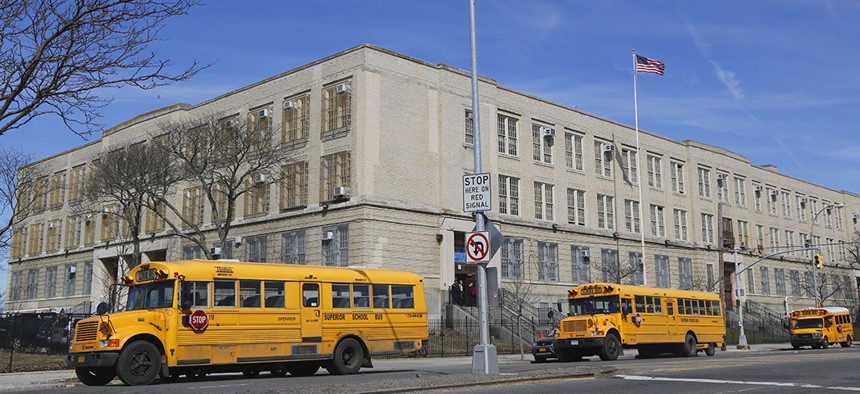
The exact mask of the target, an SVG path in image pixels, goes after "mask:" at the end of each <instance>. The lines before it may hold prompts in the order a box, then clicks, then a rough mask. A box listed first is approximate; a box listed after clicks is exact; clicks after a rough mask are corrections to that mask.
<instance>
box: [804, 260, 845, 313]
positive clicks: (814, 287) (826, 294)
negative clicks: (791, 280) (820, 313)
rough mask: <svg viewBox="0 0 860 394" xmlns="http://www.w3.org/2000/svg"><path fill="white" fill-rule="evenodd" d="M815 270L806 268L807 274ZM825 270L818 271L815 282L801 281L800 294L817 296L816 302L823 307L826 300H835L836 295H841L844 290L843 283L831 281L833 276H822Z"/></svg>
mask: <svg viewBox="0 0 860 394" xmlns="http://www.w3.org/2000/svg"><path fill="white" fill-rule="evenodd" d="M813 269H816V268H807V272H810V271H811V270H813ZM824 271H825V270H820V271H818V274H817V278H816V280H808V279H807V280H801V281H800V290H801V294H806V295H809V296H810V297H813V298H815V296H816V294H817V295H818V300H819V302H821V305H825V303H826V302H827V300H830V299H835V297H836V296H837V295H840V294H842V293H843V291H845V290H849V289H846V287H845V283H842V281H839V280H833V276H830V275H826V274H824Z"/></svg>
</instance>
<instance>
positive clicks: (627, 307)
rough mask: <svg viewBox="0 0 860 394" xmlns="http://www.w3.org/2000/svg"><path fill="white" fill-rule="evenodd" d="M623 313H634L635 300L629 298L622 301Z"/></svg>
mask: <svg viewBox="0 0 860 394" xmlns="http://www.w3.org/2000/svg"><path fill="white" fill-rule="evenodd" d="M621 313H624V314H630V313H633V300H631V299H629V298H622V299H621Z"/></svg>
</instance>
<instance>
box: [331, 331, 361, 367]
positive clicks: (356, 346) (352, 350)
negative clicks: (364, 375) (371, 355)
mask: <svg viewBox="0 0 860 394" xmlns="http://www.w3.org/2000/svg"><path fill="white" fill-rule="evenodd" d="M362 364H364V349H362V348H361V344H360V343H358V341H356V340H355V339H353V338H346V339H344V340H342V341H340V343H339V344H337V348H335V350H334V359H333V360H332V361H331V370H329V372H330V373H332V374H335V375H350V374H354V373H356V372H358V370H359V369H361V365H362Z"/></svg>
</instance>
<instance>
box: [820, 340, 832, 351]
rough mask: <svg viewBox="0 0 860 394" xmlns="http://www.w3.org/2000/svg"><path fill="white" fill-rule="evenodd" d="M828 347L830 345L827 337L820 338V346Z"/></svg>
mask: <svg viewBox="0 0 860 394" xmlns="http://www.w3.org/2000/svg"><path fill="white" fill-rule="evenodd" d="M829 347H830V341H829V340H827V337H824V339H822V340H821V348H822V349H827V348H829Z"/></svg>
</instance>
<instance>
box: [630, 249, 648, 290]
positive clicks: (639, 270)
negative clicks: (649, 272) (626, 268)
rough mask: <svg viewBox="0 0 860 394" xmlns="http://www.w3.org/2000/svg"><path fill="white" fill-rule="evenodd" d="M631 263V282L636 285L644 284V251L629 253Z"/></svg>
mask: <svg viewBox="0 0 860 394" xmlns="http://www.w3.org/2000/svg"><path fill="white" fill-rule="evenodd" d="M628 259H629V264H630V272H631V276H630V283H631V284H634V285H638V286H641V285H644V284H645V270H644V267H643V265H642V264H643V262H642V253H639V252H630V254H629V255H628Z"/></svg>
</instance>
